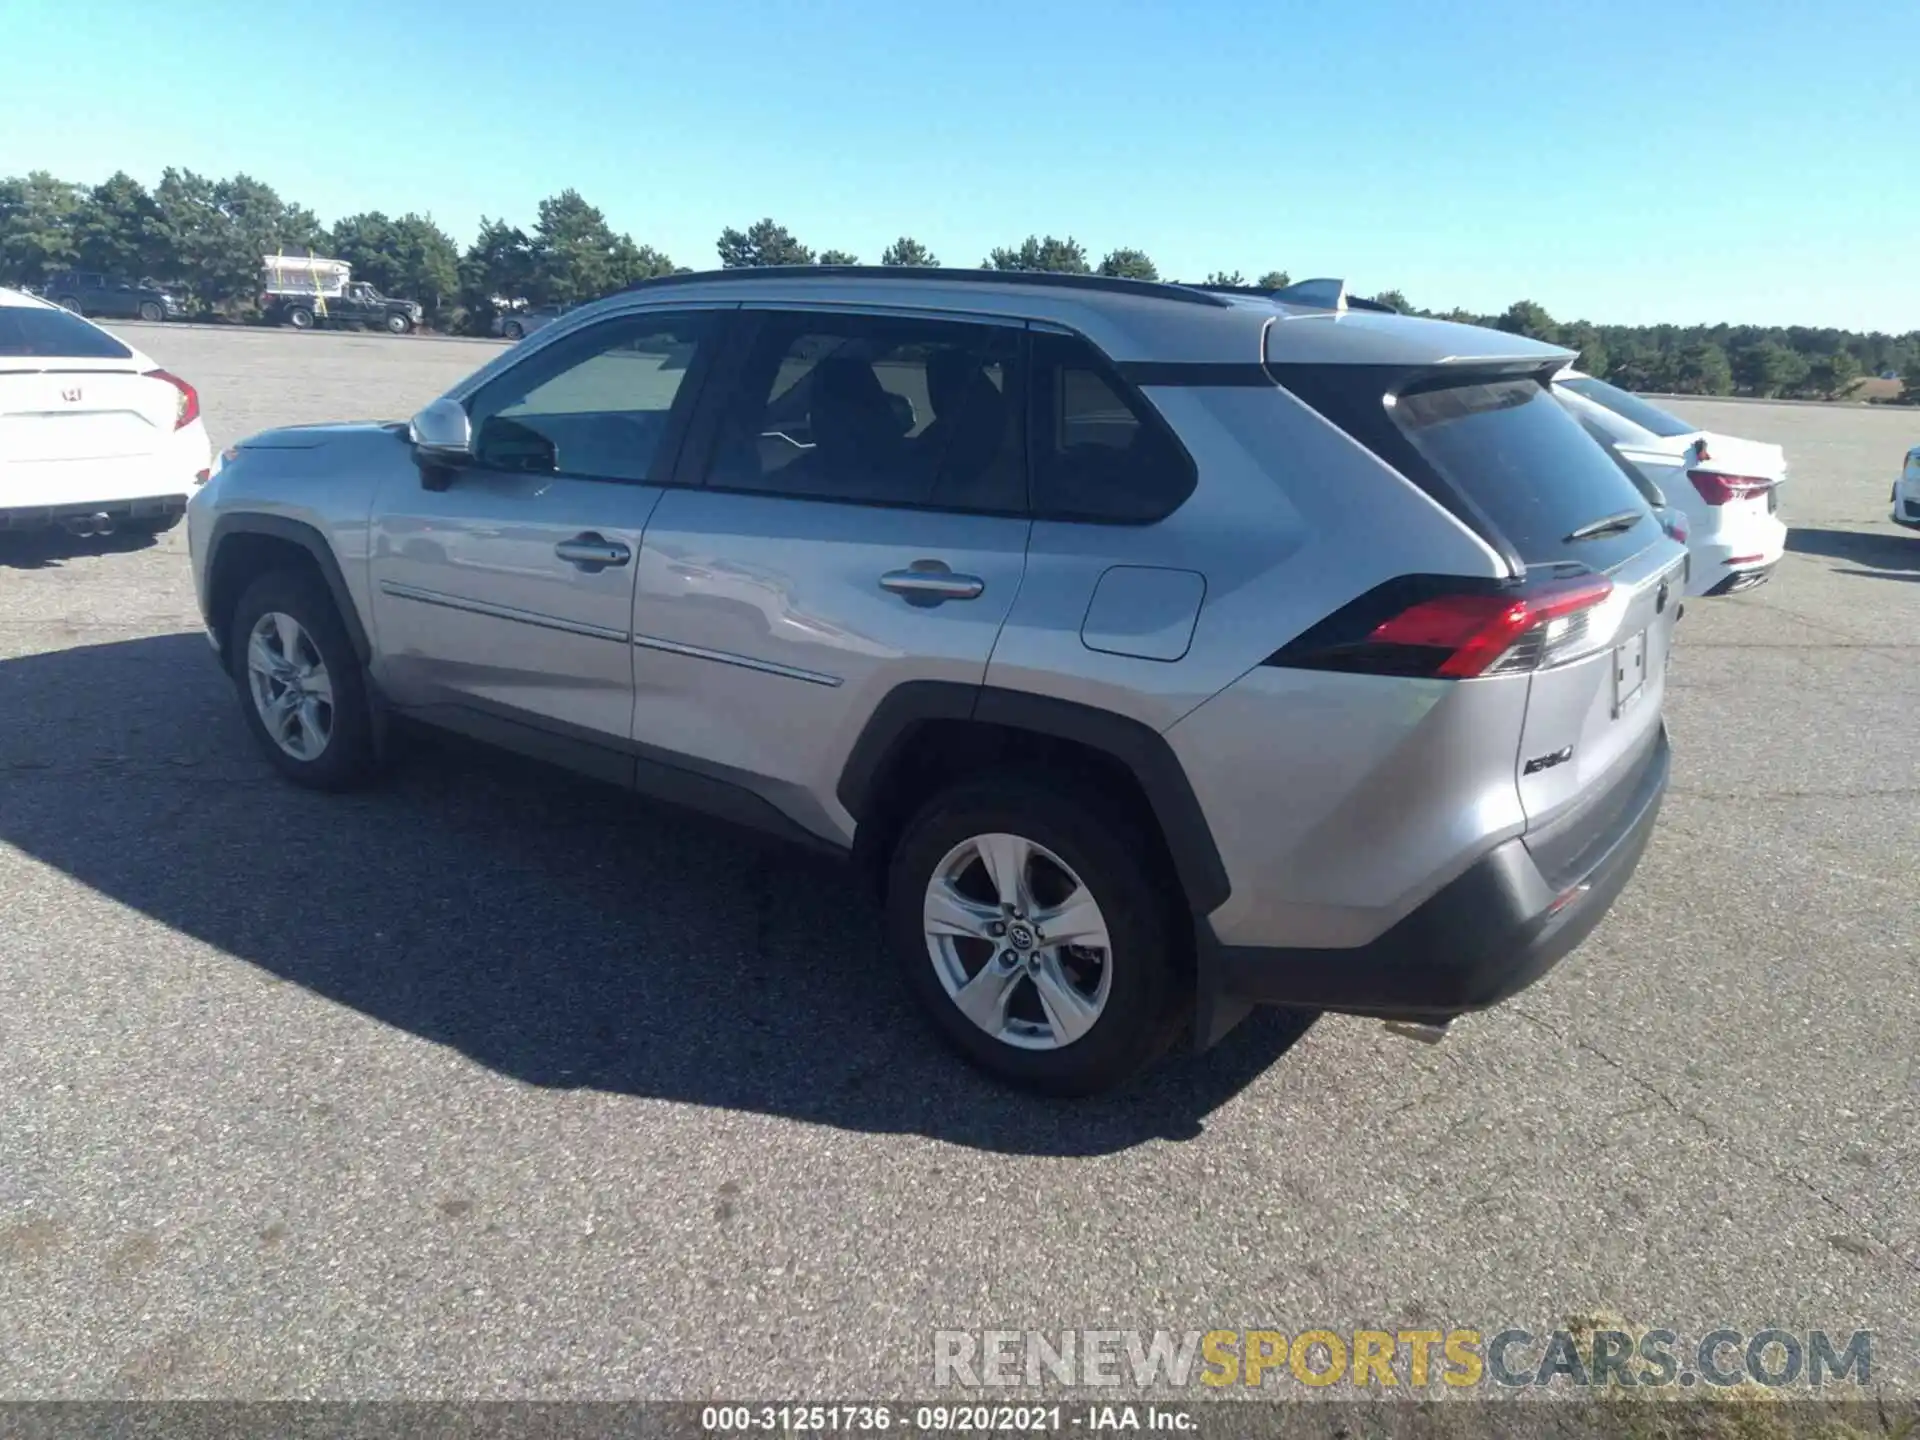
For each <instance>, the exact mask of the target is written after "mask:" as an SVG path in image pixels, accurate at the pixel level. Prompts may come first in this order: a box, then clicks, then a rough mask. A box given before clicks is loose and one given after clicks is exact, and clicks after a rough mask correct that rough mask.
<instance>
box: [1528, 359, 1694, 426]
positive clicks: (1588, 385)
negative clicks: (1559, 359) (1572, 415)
mask: <svg viewBox="0 0 1920 1440" xmlns="http://www.w3.org/2000/svg"><path fill="white" fill-rule="evenodd" d="M1559 383H1560V384H1561V385H1564V386H1565V387H1566V388H1567V389H1569V390H1571V391H1572V392H1573V393H1574V394H1576V395H1578V396H1581V397H1582V398H1583V399H1587V400H1591V401H1592V402H1593V403H1594V404H1596V405H1598V406H1600V407H1601V408H1602V409H1606V410H1611V411H1612V412H1613V413H1614V414H1616V415H1618V416H1619V417H1620V418H1621V419H1623V420H1631V421H1632V422H1633V423H1634V424H1635V425H1638V426H1639V427H1640V428H1641V429H1642V430H1647V431H1650V432H1652V433H1653V434H1655V435H1663V436H1667V437H1669V438H1671V437H1672V436H1675V435H1691V434H1693V432H1694V431H1695V430H1697V429H1698V428H1699V427H1698V426H1695V425H1689V424H1688V423H1687V422H1686V421H1684V420H1682V419H1681V418H1680V417H1679V416H1678V415H1669V414H1668V413H1667V412H1666V411H1664V410H1662V409H1661V408H1660V407H1659V406H1658V405H1654V404H1651V403H1649V402H1648V401H1645V400H1642V399H1641V398H1640V397H1639V396H1638V395H1633V394H1629V393H1628V392H1627V391H1625V390H1622V389H1621V388H1620V387H1619V386H1618V385H1609V384H1607V382H1606V381H1604V380H1595V379H1593V378H1592V377H1591V376H1586V375H1582V376H1575V377H1572V378H1570V379H1566V380H1562V381H1560V382H1559Z"/></svg>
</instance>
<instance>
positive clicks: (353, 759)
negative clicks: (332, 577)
mask: <svg viewBox="0 0 1920 1440" xmlns="http://www.w3.org/2000/svg"><path fill="white" fill-rule="evenodd" d="M227 645H228V665H229V671H230V673H231V674H232V676H233V682H234V687H235V688H236V689H237V690H238V691H239V693H240V708H241V712H242V713H243V714H244V715H245V716H246V721H247V728H248V729H249V730H251V731H252V732H253V737H254V739H255V740H256V741H257V742H258V743H259V745H260V748H261V750H262V751H263V752H264V753H265V755H266V757H267V760H268V762H269V763H271V764H272V766H273V767H274V769H276V770H278V771H279V772H280V773H281V774H282V775H284V776H286V777H287V778H288V779H289V780H292V781H294V782H295V783H296V784H300V785H305V786H308V787H310V788H312V789H315V790H347V789H351V788H353V787H354V786H356V785H360V784H363V783H365V782H366V781H367V780H368V779H370V778H371V777H372V775H373V773H374V770H375V749H374V735H373V714H372V710H371V708H370V707H369V705H368V699H367V682H366V674H365V672H364V671H363V670H362V668H361V665H360V657H359V656H358V655H356V654H355V653H354V649H353V642H352V641H351V640H349V639H348V638H347V630H346V626H345V625H343V624H342V623H341V621H340V614H339V612H338V611H337V610H336V609H335V608H334V604H333V597H332V596H331V595H330V594H329V593H328V592H327V588H326V586H324V585H323V584H321V583H320V580H319V578H318V577H317V576H314V575H308V574H304V573H302V572H300V571H296V570H276V571H271V572H269V573H268V574H265V575H262V576H260V577H259V578H258V579H257V580H255V581H254V582H253V583H252V584H251V585H249V586H248V587H247V588H246V591H245V593H244V594H242V595H241V597H240V603H239V604H237V605H236V606H234V610H233V616H232V620H231V623H230V625H229V626H228V630H227Z"/></svg>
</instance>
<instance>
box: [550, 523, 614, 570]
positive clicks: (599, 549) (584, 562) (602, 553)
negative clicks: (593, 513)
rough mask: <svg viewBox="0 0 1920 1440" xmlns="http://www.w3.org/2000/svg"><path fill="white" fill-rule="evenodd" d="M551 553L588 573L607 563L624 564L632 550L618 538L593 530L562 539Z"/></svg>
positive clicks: (607, 564) (602, 568)
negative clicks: (609, 537)
mask: <svg viewBox="0 0 1920 1440" xmlns="http://www.w3.org/2000/svg"><path fill="white" fill-rule="evenodd" d="M553 553H554V554H556V555H558V556H559V557H560V558H561V559H562V560H564V561H566V562H567V563H568V564H569V565H578V566H579V567H580V568H581V569H582V570H585V571H588V572H589V573H591V572H593V571H596V570H604V569H606V568H607V566H609V565H624V564H626V563H627V562H628V561H629V560H631V559H632V558H633V551H631V550H629V549H628V548H627V547H626V546H624V545H622V544H621V543H620V542H619V541H618V540H609V539H607V537H606V536H604V535H601V534H599V533H598V532H596V531H593V530H589V531H587V532H586V533H585V534H583V535H576V536H574V537H573V538H572V539H571V540H562V541H561V542H560V543H559V544H558V545H556V546H554V547H553Z"/></svg>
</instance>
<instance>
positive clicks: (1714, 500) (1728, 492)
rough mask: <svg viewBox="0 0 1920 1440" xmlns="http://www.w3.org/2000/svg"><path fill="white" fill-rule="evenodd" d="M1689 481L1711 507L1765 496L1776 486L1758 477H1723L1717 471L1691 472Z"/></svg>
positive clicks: (1688, 475)
mask: <svg viewBox="0 0 1920 1440" xmlns="http://www.w3.org/2000/svg"><path fill="white" fill-rule="evenodd" d="M1687 479H1689V480H1691V481H1692V482H1693V488H1694V489H1696V490H1698V491H1699V492H1700V498H1701V499H1702V500H1704V501H1706V502H1707V504H1709V505H1724V504H1726V503H1727V502H1728V501H1729V500H1745V499H1746V498H1748V497H1749V496H1752V495H1764V494H1766V493H1767V491H1769V490H1771V489H1772V488H1773V484H1774V482H1773V481H1771V480H1765V479H1762V478H1761V477H1760V476H1758V475H1722V474H1721V473H1720V472H1719V471H1717V470H1689V471H1687Z"/></svg>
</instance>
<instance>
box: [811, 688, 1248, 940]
mask: <svg viewBox="0 0 1920 1440" xmlns="http://www.w3.org/2000/svg"><path fill="white" fill-rule="evenodd" d="M930 720H971V721H977V722H979V723H981V724H987V725H1000V726H1004V727H1006V728H1007V729H1010V730H1026V731H1031V732H1032V733H1034V734H1038V735H1046V736H1049V737H1051V738H1054V739H1059V740H1069V741H1073V742H1075V743H1077V744H1081V745H1085V746H1087V747H1088V748H1089V749H1092V750H1098V751H1100V752H1102V753H1103V754H1106V755H1108V756H1111V757H1112V758H1113V759H1115V760H1118V761H1120V762H1121V763H1122V764H1124V765H1125V766H1126V767H1127V768H1128V769H1129V770H1131V771H1132V772H1133V775H1134V777H1135V778H1136V779H1137V780H1138V781H1139V782H1140V788H1141V789H1142V790H1143V791H1144V792H1145V793H1146V797H1147V803H1148V805H1149V806H1151V807H1152V810H1153V814H1154V818H1155V819H1156V820H1157V821H1158V822H1159V825H1160V829H1161V832H1162V834H1163V835H1164V836H1165V837H1166V842H1167V849H1168V851H1169V852H1170V853H1171V855H1172V857H1173V864H1174V870H1175V872H1176V874H1177V876H1178V878H1179V881H1180V887H1181V890H1182V891H1183V892H1184V893H1185V896H1186V899H1187V903H1188V906H1189V907H1190V908H1191V910H1192V911H1193V913H1194V914H1195V915H1196V916H1205V915H1207V914H1209V913H1211V912H1212V911H1214V910H1217V909H1219V907H1220V906H1221V904H1222V903H1223V902H1224V901H1225V900H1226V898H1227V896H1228V895H1229V894H1230V893H1231V892H1232V888H1233V887H1232V883H1231V881H1230V880H1229V879H1228V877H1227V867H1226V863H1225V862H1224V861H1223V860H1222V859H1221V858H1220V849H1219V847H1218V846H1217V845H1216V844H1215V843H1214V839H1213V831H1212V829H1211V827H1209V826H1208V824H1207V817H1206V812H1205V811H1204V810H1202V809H1201V807H1200V800H1199V797H1198V796H1196V795H1195V794H1194V793H1193V786H1192V785H1191V784H1190V783H1189V782H1188V780H1187V774H1186V771H1185V770H1184V769H1183V768H1182V767H1181V764H1180V761H1179V758H1178V757H1177V756H1175V754H1174V753H1173V747H1172V746H1171V745H1169V744H1168V743H1167V740H1166V737H1165V736H1163V735H1161V734H1160V733H1159V732H1158V731H1156V730H1154V729H1153V728H1152V727H1150V726H1147V725H1144V724H1142V723H1141V722H1140V721H1138V720H1132V719H1129V718H1127V717H1126V716H1124V715H1116V714H1114V713H1112V712H1111V711H1107V710H1100V709H1097V708H1096V707H1094V706H1091V705H1081V704H1078V703H1076V702H1074V701H1071V700H1061V699H1057V698H1055V697H1053V696H1051V695H1035V694H1032V693H1030V692H1028V691H1024V690H1008V689H1003V688H1000V687H997V686H992V685H967V684H962V683H959V682H956V681H945V680H909V681H907V682H905V683H903V684H900V685H897V686H895V687H894V688H893V689H892V690H891V691H889V692H888V693H887V695H886V697H885V698H884V699H882V700H881V702H880V703H879V705H877V706H875V707H874V711H873V714H872V715H871V716H869V717H868V720H867V723H866V726H865V727H864V728H863V729H862V730H861V732H860V737H859V739H858V740H856V741H855V742H854V745H853V749H852V750H851V751H850V752H849V753H848V756H847V761H846V764H845V765H844V766H843V767H842V769H841V772H840V780H839V783H838V784H837V785H836V786H835V794H836V795H837V796H838V797H839V800H840V803H841V804H842V805H844V806H845V807H846V809H847V813H848V814H850V815H852V816H853V818H854V823H855V824H856V825H858V824H860V823H861V821H862V820H863V818H864V817H866V816H868V815H870V814H871V813H872V812H873V808H874V802H875V799H876V792H877V790H878V788H879V786H880V783H881V781H882V780H883V779H884V778H885V776H886V774H887V772H888V771H889V770H890V769H891V768H892V766H893V764H894V763H895V761H896V760H898V758H899V757H900V754H901V752H902V750H903V748H904V747H905V745H906V744H907V743H908V742H909V741H910V740H911V738H912V735H913V732H914V731H915V730H916V729H918V728H919V727H920V726H921V725H922V724H924V723H925V722H927V721H930Z"/></svg>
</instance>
